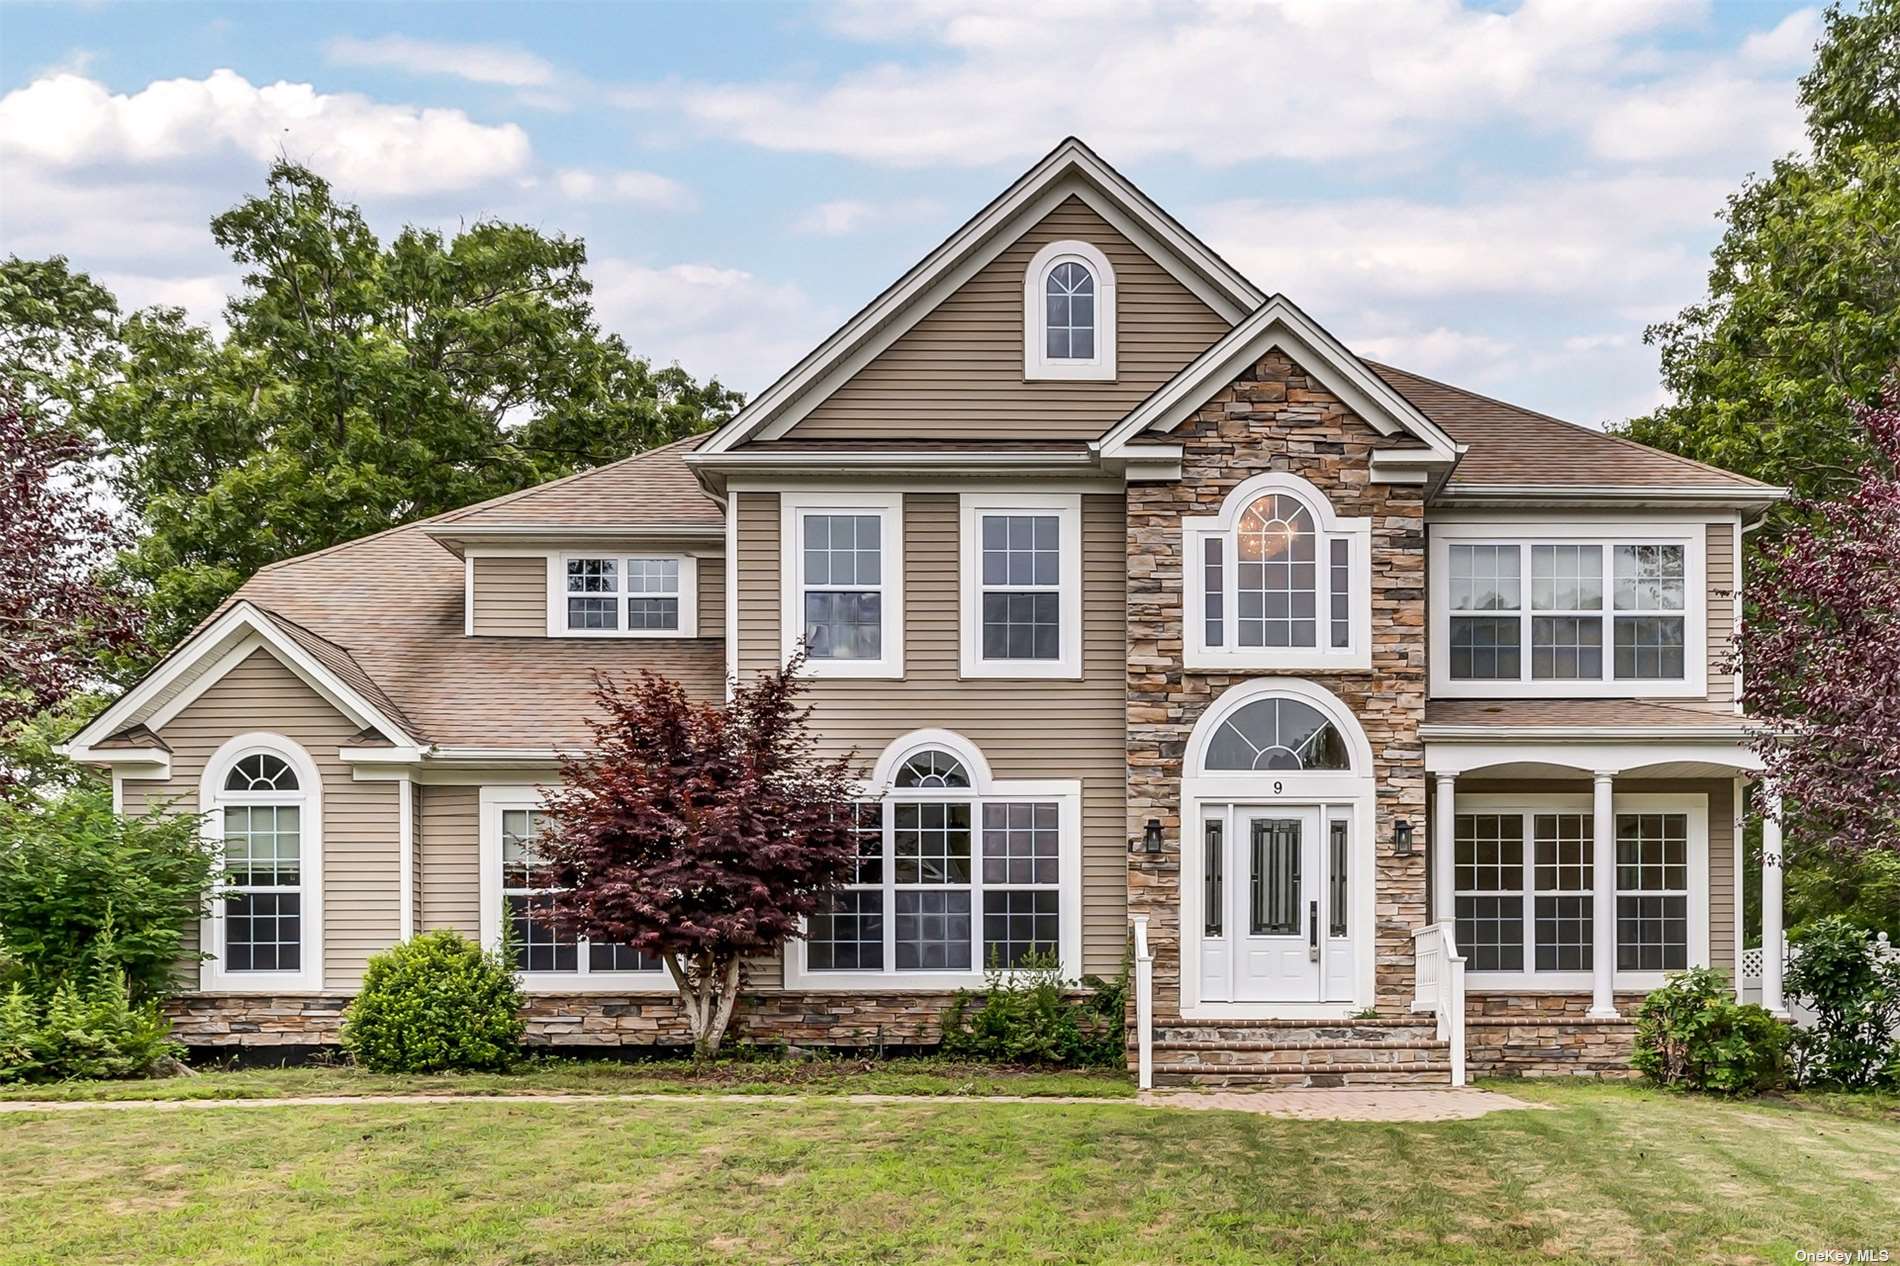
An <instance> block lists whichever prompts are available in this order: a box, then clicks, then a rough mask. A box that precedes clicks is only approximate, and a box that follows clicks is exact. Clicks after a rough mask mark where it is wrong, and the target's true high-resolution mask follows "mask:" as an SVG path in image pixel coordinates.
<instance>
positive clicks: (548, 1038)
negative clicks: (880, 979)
mask: <svg viewBox="0 0 1900 1266" xmlns="http://www.w3.org/2000/svg"><path fill="white" fill-rule="evenodd" d="M952 996H953V995H951V994H947V993H932V994H924V993H758V994H745V995H743V996H742V997H741V998H740V1000H739V1005H738V1008H737V1010H736V1011H735V1012H734V1014H733V1018H732V1028H731V1029H730V1030H729V1032H728V1038H729V1039H736V1040H741V1041H743V1040H754V1041H775V1042H792V1043H796V1044H800V1045H812V1046H840V1047H876V1046H934V1045H936V1044H937V1042H938V1040H939V1038H940V1037H941V1028H940V1022H941V1020H942V1016H943V1010H944V1008H945V1007H946V1006H948V1005H949V1002H950V999H951V997H952ZM349 1003H350V1000H349V998H348V997H344V996H340V995H336V994H285V995H278V996H274V997H273V996H261V995H246V994H186V995H184V996H182V997H179V998H175V999H173V1000H172V1001H171V1002H170V1003H169V1004H168V1005H167V1011H168V1012H169V1013H170V1015H171V1017H172V1035H173V1036H174V1037H176V1038H177V1039H178V1040H179V1041H181V1042H183V1043H185V1044H186V1045H187V1046H334V1045H336V1044H337V1042H338V1041H339V1040H340V1038H341V1035H342V1029H343V1009H344V1008H345V1007H347V1006H348V1005H349ZM527 1021H528V1037H527V1040H528V1042H529V1044H531V1045H545V1046H686V1045H689V1044H690V1041H691V1039H690V1038H689V1037H688V1036H687V1031H686V1021H685V1017H684V1016H683V1015H682V1014H681V1012H680V1009H679V1005H678V1003H677V1002H676V1001H675V1000H674V999H673V998H672V996H671V995H665V994H599V993H584V994H531V995H529V997H528V1005H527Z"/></svg>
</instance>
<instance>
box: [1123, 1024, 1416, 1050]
mask: <svg viewBox="0 0 1900 1266" xmlns="http://www.w3.org/2000/svg"><path fill="white" fill-rule="evenodd" d="M1154 1040H1155V1044H1156V1045H1157V1046H1160V1045H1162V1044H1164V1043H1166V1044H1173V1043H1177V1042H1182V1043H1190V1044H1192V1045H1195V1046H1208V1045H1213V1046H1223V1047H1231V1048H1234V1049H1240V1050H1246V1049H1270V1050H1284V1049H1287V1048H1289V1047H1332V1046H1342V1045H1345V1046H1364V1045H1375V1046H1376V1045H1382V1044H1392V1043H1407V1042H1431V1043H1436V1041H1437V1032H1436V1027H1435V1022H1434V1021H1432V1020H1430V1019H1426V1020H1424V1021H1421V1022H1417V1023H1414V1022H1412V1021H1407V1020H1400V1021H1390V1022H1388V1021H1385V1020H1362V1021H1340V1020H1329V1021H1322V1022H1318V1023H1315V1022H1313V1021H1308V1020H1296V1021H1288V1020H1253V1021H1239V1020H1206V1021H1199V1022H1197V1021H1191V1020H1189V1021H1181V1020H1175V1021H1165V1022H1163V1023H1160V1024H1157V1025H1155V1029H1154Z"/></svg>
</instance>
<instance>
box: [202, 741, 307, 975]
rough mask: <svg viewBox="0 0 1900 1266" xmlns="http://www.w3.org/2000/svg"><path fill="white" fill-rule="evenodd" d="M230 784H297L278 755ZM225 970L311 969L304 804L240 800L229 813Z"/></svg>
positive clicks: (244, 766)
mask: <svg viewBox="0 0 1900 1266" xmlns="http://www.w3.org/2000/svg"><path fill="white" fill-rule="evenodd" d="M225 785H226V787H227V788H230V787H233V786H236V787H239V788H240V794H241V793H242V792H257V793H262V794H266V795H275V796H277V797H278V798H279V799H281V798H283V797H284V796H285V795H286V794H287V789H294V788H296V786H297V779H296V775H295V774H294V773H291V772H290V769H289V766H288V765H286V764H285V763H284V762H283V761H281V760H279V759H278V758H276V757H274V756H269V757H264V758H262V759H260V758H259V757H257V756H251V757H247V758H245V760H243V761H240V762H239V763H238V765H237V766H234V767H233V769H232V770H231V773H230V775H229V776H228V777H227V779H226V782H225ZM222 816H223V828H224V841H223V865H224V883H225V886H226V889H227V891H228V893H229V895H228V896H227V898H226V900H225V903H224V959H223V967H224V970H226V971H232V972H252V971H257V972H273V971H283V972H294V971H300V970H302V967H303V893H302V882H303V865H302V861H303V811H302V808H301V806H299V805H296V804H283V803H270V804H237V805H227V806H226V807H225V808H224V810H223V815H222Z"/></svg>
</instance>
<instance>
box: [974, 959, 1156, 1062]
mask: <svg viewBox="0 0 1900 1266" xmlns="http://www.w3.org/2000/svg"><path fill="white" fill-rule="evenodd" d="M1082 984H1083V987H1084V988H1086V989H1087V990H1088V991H1089V993H1088V996H1086V997H1083V998H1076V997H1074V996H1073V995H1072V993H1071V992H1070V990H1069V989H1068V988H1067V986H1065V984H1064V983H1063V980H1062V970H1061V966H1060V964H1059V963H1058V962H1057V961H1056V959H1055V956H1054V955H1035V954H1031V955H1029V956H1027V957H1025V958H1024V960H1023V962H1022V965H1021V966H1020V967H1019V968H1018V969H1017V970H1016V971H1015V972H1011V973H1005V972H1003V971H1001V970H999V969H998V968H996V967H994V966H992V967H991V968H990V970H989V972H988V973H987V974H986V976H985V979H984V986H983V992H982V994H981V995H980V996H981V999H982V1005H981V1006H979V1007H977V1009H976V1011H975V1013H974V1014H972V1013H971V1011H970V1007H971V1005H972V1004H973V1003H975V1002H976V1001H977V999H978V996H979V995H976V994H973V993H971V992H970V991H968V990H961V989H960V990H958V991H957V995H956V997H955V998H954V999H952V1001H951V1003H950V1006H949V1007H948V1008H947V1009H946V1010H945V1011H944V1015H943V1053H944V1054H945V1055H947V1056H949V1057H950V1058H952V1059H969V1060H983V1061H988V1062H991V1063H1007V1064H1056V1065H1062V1066H1066V1067H1072V1068H1083V1067H1116V1068H1119V1067H1121V1066H1122V1065H1123V1064H1124V1063H1126V1062H1127V1048H1126V1038H1125V1036H1124V1020H1123V1008H1124V1007H1125V1005H1126V998H1127V988H1128V981H1127V972H1126V971H1124V972H1123V973H1122V974H1121V976H1119V977H1118V978H1117V979H1115V980H1113V981H1106V980H1102V979H1101V978H1099V977H1095V976H1089V977H1086V978H1085V979H1084V980H1083V981H1082Z"/></svg>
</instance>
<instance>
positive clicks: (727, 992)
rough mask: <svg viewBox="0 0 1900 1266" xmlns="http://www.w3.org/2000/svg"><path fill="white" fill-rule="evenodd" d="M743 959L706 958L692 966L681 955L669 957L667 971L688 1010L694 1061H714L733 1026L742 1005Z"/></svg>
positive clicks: (687, 1022)
mask: <svg viewBox="0 0 1900 1266" xmlns="http://www.w3.org/2000/svg"><path fill="white" fill-rule="evenodd" d="M739 966H740V964H739V959H738V957H737V956H732V957H728V958H725V959H720V958H718V957H715V956H714V955H711V954H706V955H702V956H701V957H699V958H697V959H694V960H693V961H692V962H691V963H690V964H689V963H687V962H686V961H685V960H684V958H683V957H682V956H681V955H678V954H668V955H666V970H667V971H668V973H670V974H671V975H672V977H673V985H674V988H676V989H678V990H679V995H680V1003H681V1005H682V1006H684V1007H685V1009H686V1027H687V1031H688V1032H690V1033H691V1034H692V1036H693V1058H694V1059H696V1060H704V1059H712V1058H713V1057H714V1056H716V1055H718V1054H719V1043H720V1041H721V1039H723V1038H724V1037H725V1035H726V1026H727V1025H728V1024H730V1023H731V1022H732V1009H733V1006H734V1005H735V1004H736V1003H737V1002H738V1001H739Z"/></svg>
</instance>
